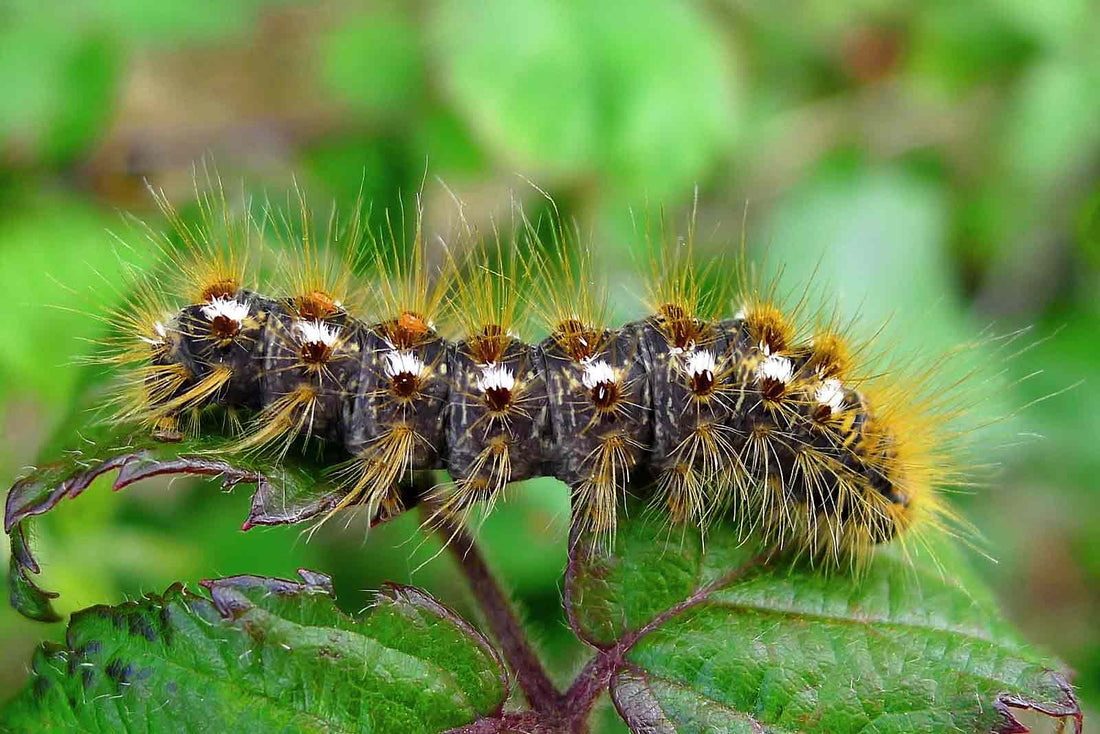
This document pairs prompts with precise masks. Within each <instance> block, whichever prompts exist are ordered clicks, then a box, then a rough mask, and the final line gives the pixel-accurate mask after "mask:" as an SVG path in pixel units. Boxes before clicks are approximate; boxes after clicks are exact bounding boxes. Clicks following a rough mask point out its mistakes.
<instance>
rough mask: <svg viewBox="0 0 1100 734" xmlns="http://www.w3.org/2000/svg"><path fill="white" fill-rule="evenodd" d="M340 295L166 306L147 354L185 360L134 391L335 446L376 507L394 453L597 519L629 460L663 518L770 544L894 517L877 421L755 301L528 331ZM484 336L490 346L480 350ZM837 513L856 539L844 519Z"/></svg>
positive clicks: (819, 356) (476, 484) (386, 491)
mask: <svg viewBox="0 0 1100 734" xmlns="http://www.w3.org/2000/svg"><path fill="white" fill-rule="evenodd" d="M338 306H339V304H337V307H336V308H334V309H333V311H332V312H331V313H322V314H318V313H317V312H316V309H312V310H311V309H308V308H307V309H303V308H302V307H301V304H300V303H297V302H296V301H295V300H294V299H282V300H274V299H269V298H265V297H262V296H259V295H257V294H255V293H252V292H249V291H244V290H236V291H235V292H233V293H231V294H230V293H226V294H224V295H223V297H217V298H212V299H211V300H210V302H209V303H207V304H206V305H202V306H190V307H188V308H186V309H184V310H183V311H181V312H179V313H178V314H177V315H176V316H175V317H174V318H173V319H172V320H171V321H170V322H168V323H166V324H164V325H163V328H161V329H160V331H161V333H162V334H163V336H164V338H163V342H161V343H159V344H158V345H157V346H156V350H157V355H158V356H157V357H156V359H157V360H159V361H160V362H161V363H164V364H171V365H179V366H182V367H184V368H185V371H186V374H187V375H189V377H188V378H187V379H186V380H185V381H184V382H183V383H182V384H181V385H180V386H178V387H177V388H175V390H174V392H173V394H171V395H163V394H162V395H159V396H158V397H157V401H155V402H154V404H153V405H152V406H151V412H153V413H154V414H156V415H158V419H160V422H161V424H162V425H167V426H169V429H168V430H162V431H161V436H162V437H164V438H172V437H173V430H172V429H171V427H172V426H174V424H175V420H174V416H173V413H174V412H180V411H181V410H190V409H197V408H202V407H204V406H207V405H221V406H225V407H232V408H237V407H240V408H247V409H251V410H254V411H259V412H260V416H259V419H258V420H257V422H256V429H255V431H254V432H253V433H252V435H251V436H249V437H246V438H245V439H244V447H243V448H254V447H258V446H263V445H265V444H268V443H270V442H271V441H272V440H274V439H276V438H280V437H281V438H283V439H285V441H286V444H287V446H288V445H289V442H290V440H292V439H293V438H294V437H295V436H301V435H309V436H311V437H315V438H320V439H324V440H325V441H329V442H333V443H335V444H337V445H342V447H343V448H344V449H345V450H346V452H347V454H348V455H349V457H352V459H354V460H356V461H357V462H358V468H357V469H356V471H355V476H354V477H353V482H355V483H356V487H355V490H354V493H353V494H354V496H355V497H356V500H357V501H368V502H371V503H373V505H374V509H373V510H372V511H377V512H379V513H382V514H385V513H387V512H394V511H396V510H397V509H399V507H400V493H399V491H398V489H397V485H398V483H399V481H400V480H401V479H402V477H403V476H404V475H405V473H406V472H407V471H412V470H426V469H440V468H443V469H446V470H447V471H448V472H449V473H450V475H451V476H452V478H453V479H454V481H455V485H454V489H453V494H452V495H450V496H449V497H447V498H445V499H446V501H445V502H444V503H443V504H444V506H445V507H449V508H450V509H452V510H458V509H463V508H464V507H468V506H469V504H471V503H473V502H476V501H479V500H490V501H491V500H492V499H493V498H494V497H495V496H496V495H497V493H499V491H500V490H502V489H503V487H504V485H505V484H507V483H510V482H515V481H519V480H523V479H528V478H532V477H538V476H554V477H557V478H558V479H560V480H562V481H563V482H565V483H566V484H567V485H569V486H570V487H571V488H572V489H573V492H574V497H575V510H574V511H575V513H577V519H578V520H579V521H580V522H582V523H583V524H585V525H586V526H587V527H588V528H589V529H590V530H592V531H594V532H595V533H596V534H597V535H599V534H601V533H608V532H611V531H613V527H614V508H615V503H616V501H617V500H618V499H619V498H620V495H621V494H622V493H623V492H625V489H626V487H627V480H628V477H629V475H630V473H631V472H638V473H640V474H642V475H645V476H648V477H651V478H653V479H654V480H655V482H654V487H655V489H654V499H655V501H656V502H657V503H658V504H664V506H665V507H667V509H668V511H669V513H670V514H671V515H672V516H673V518H674V519H675V520H680V521H686V520H692V521H695V522H697V523H699V524H704V523H705V522H708V521H709V520H710V519H712V518H714V517H717V516H719V515H722V516H731V515H732V516H736V517H738V519H739V521H740V522H742V523H743V524H745V525H746V526H747V527H750V528H751V527H760V528H763V529H765V530H766V531H767V532H768V533H770V534H771V535H772V536H773V537H775V538H776V539H777V540H778V541H779V542H780V543H782V541H783V539H784V538H783V536H784V535H785V534H788V533H789V534H791V535H797V536H801V537H802V541H801V543H802V545H803V546H804V547H809V548H811V549H814V548H817V549H818V550H820V549H821V548H826V549H829V550H831V551H832V552H835V551H836V549H837V548H845V547H849V546H853V545H856V544H860V543H863V544H867V543H870V544H875V543H880V542H883V541H886V540H889V539H890V538H892V537H893V536H894V535H895V534H896V533H898V532H899V531H900V530H902V529H904V527H905V523H906V517H907V515H906V508H907V506H908V504H909V499H910V498H909V496H908V493H907V492H906V491H905V490H904V489H903V487H904V482H903V481H900V480H899V477H898V470H897V468H896V462H895V461H894V458H895V457H894V456H893V455H892V453H891V446H892V443H893V439H894V437H893V436H892V435H889V434H888V433H887V434H885V435H884V434H883V433H882V431H881V430H879V429H877V428H876V427H875V421H874V416H873V414H872V411H871V410H870V408H869V407H868V405H867V400H866V399H865V398H864V396H863V395H862V394H861V393H860V392H858V391H856V390H853V389H851V388H849V387H847V386H845V385H843V384H842V382H841V380H840V379H837V378H836V376H835V375H838V374H839V368H838V366H837V365H836V364H833V362H832V361H831V360H832V359H833V357H832V356H830V353H829V351H828V349H827V348H826V347H825V346H824V345H821V344H815V343H813V342H808V343H806V344H801V345H800V344H793V343H787V342H788V341H792V340H791V339H789V337H784V336H783V335H782V333H779V332H777V331H776V330H770V329H768V328H767V326H768V324H767V321H768V319H767V318H756V317H755V316H754V315H752V314H750V315H748V316H745V315H744V314H741V315H739V317H738V318H733V319H727V320H722V321H718V322H713V323H704V322H700V321H697V320H694V319H689V321H690V324H689V326H690V329H688V331H690V339H689V338H688V336H685V333H684V329H683V328H681V327H682V326H683V324H682V323H681V322H682V321H683V319H684V318H685V316H684V315H683V314H682V313H678V312H677V311H676V309H675V307H674V306H672V307H669V309H668V310H667V311H663V312H661V313H658V314H657V315H654V316H652V317H649V318H647V319H644V320H642V321H638V322H635V323H630V324H627V325H624V326H622V327H621V328H619V329H615V330H606V329H593V328H591V327H587V326H586V325H584V324H582V323H580V322H579V321H576V322H574V321H566V322H563V323H562V324H560V325H559V326H558V329H557V330H556V331H555V332H554V333H553V334H552V335H551V336H550V337H548V338H547V339H545V340H544V341H543V342H542V343H540V344H538V345H534V346H532V345H528V344H525V343H523V342H522V341H520V340H519V339H518V338H515V337H513V336H512V335H510V334H507V333H505V332H504V330H503V329H501V328H500V327H493V326H486V327H485V328H484V329H483V330H482V332H481V333H479V334H475V335H472V336H470V337H467V339H466V340H464V341H460V342H457V343H452V342H448V341H446V340H444V339H442V338H441V337H439V336H438V335H437V334H436V333H435V331H434V330H433V329H432V328H431V326H430V324H428V323H427V322H425V321H424V320H423V319H422V318H421V317H419V316H417V315H416V314H414V313H405V314H402V315H401V316H400V317H398V318H395V319H393V320H390V321H386V322H381V323H378V324H373V325H368V324H366V323H363V322H361V321H359V320H357V319H355V318H353V317H352V316H350V315H349V314H347V313H346V312H344V311H343V310H342V309H340V308H339V307H338ZM158 326H159V325H158ZM487 340H488V341H492V342H493V343H494V344H495V345H496V347H497V348H496V349H495V350H494V351H493V353H494V354H496V355H497V357H496V358H495V359H494V361H492V362H483V361H481V360H480V358H479V357H478V355H483V354H484V353H485V349H484V346H485V343H486V341H487ZM494 340H495V341H494ZM202 384H208V385H214V387H213V388H210V389H200V390H198V392H196V386H197V385H202ZM189 391H190V392H189ZM189 395H190V396H191V397H188V396H189ZM196 395H199V396H200V397H199V398H195V397H194V396H196ZM158 402H159V405H161V406H162V407H163V409H162V410H160V412H159V413H158V412H157V411H158ZM284 450H285V447H284ZM638 484H640V483H638V482H635V483H634V485H632V486H637V485H638ZM853 519H854V520H857V521H858V522H855V523H853V522H849V521H851V520H853ZM852 525H854V526H856V527H858V528H859V531H860V533H861V536H860V538H859V539H856V540H852V539H846V538H845V537H842V536H843V534H844V533H848V532H850V530H849V526H852ZM817 536H821V538H824V539H823V540H822V539H820V538H817ZM807 538H811V540H807Z"/></svg>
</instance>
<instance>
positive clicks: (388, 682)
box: [3, 570, 508, 732]
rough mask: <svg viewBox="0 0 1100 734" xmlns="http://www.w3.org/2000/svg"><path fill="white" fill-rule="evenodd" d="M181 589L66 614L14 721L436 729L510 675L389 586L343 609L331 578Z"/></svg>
mask: <svg viewBox="0 0 1100 734" xmlns="http://www.w3.org/2000/svg"><path fill="white" fill-rule="evenodd" d="M299 574H300V575H301V577H302V582H293V581H286V580H282V579H272V578H263V577H258V576H236V577H231V578H225V579H219V580H216V581H204V582H203V586H205V587H206V588H207V589H208V590H209V592H210V597H209V598H206V597H204V596H199V595H196V594H193V593H191V592H189V591H188V590H186V589H185V588H183V587H182V586H180V585H178V584H177V585H175V586H172V587H171V588H169V589H168V590H167V591H166V592H165V593H164V594H163V595H161V596H147V597H145V598H144V599H142V600H141V601H137V602H131V603H127V604H122V605H120V606H117V607H106V606H98V607H92V608H90V609H87V610H84V611H82V612H79V613H77V614H75V615H74V616H73V618H72V621H71V623H70V625H69V630H68V634H67V635H66V638H65V643H64V645H57V644H54V643H46V644H45V645H43V646H42V647H41V648H40V649H39V651H38V653H37V654H36V655H35V658H34V663H33V671H32V677H31V680H30V682H29V683H28V685H27V687H26V689H25V690H24V692H23V693H22V695H21V696H19V697H18V698H17V699H15V700H14V701H13V702H12V703H11V704H10V705H9V706H8V708H7V709H6V710H5V712H4V716H3V721H4V724H5V725H6V726H5V729H6V730H10V731H57V730H62V729H65V730H80V731H86V732H115V731H139V730H140V731H150V732H152V731H214V730H219V731H265V732H266V731H326V732H340V731H347V732H351V731H354V732H389V731H403V732H434V731H439V730H441V729H446V728H449V727H455V726H461V725H464V724H467V723H470V722H472V721H474V720H475V719H477V718H479V717H483V716H488V715H493V714H496V713H499V712H500V709H501V707H502V705H503V703H504V700H505V699H506V698H507V696H508V678H507V675H506V673H505V671H504V668H503V665H502V664H501V661H500V659H499V657H498V656H497V654H496V652H495V651H494V650H493V649H492V647H491V646H490V645H489V643H488V641H487V640H486V639H485V638H484V637H482V636H481V635H480V634H479V633H478V632H476V631H475V630H474V629H473V628H472V627H471V626H470V625H469V624H467V623H466V622H464V621H463V620H462V619H461V618H459V617H458V616H456V615H455V614H454V613H453V612H451V611H450V610H449V609H447V608H446V607H444V606H443V605H441V604H440V603H439V602H437V601H435V600H434V599H433V598H432V597H430V596H429V595H428V594H426V593H425V592H423V591H420V590H418V589H414V588H412V587H408V586H398V585H389V586H386V587H385V588H383V590H382V591H381V592H380V593H379V594H378V597H377V599H376V602H375V604H374V605H373V606H372V607H371V609H370V611H369V613H367V614H366V615H365V616H363V617H362V618H359V619H352V618H350V617H348V616H346V615H344V614H343V613H342V612H340V611H339V610H338V609H337V608H336V605H335V604H334V598H333V595H332V587H331V584H330V581H329V578H328V577H327V576H324V575H322V574H318V573H313V572H310V571H305V570H303V571H299Z"/></svg>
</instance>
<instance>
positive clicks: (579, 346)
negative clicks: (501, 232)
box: [523, 213, 608, 362]
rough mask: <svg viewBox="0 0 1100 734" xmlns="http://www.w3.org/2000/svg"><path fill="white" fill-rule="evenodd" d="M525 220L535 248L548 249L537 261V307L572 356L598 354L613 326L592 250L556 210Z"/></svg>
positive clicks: (534, 298) (582, 357)
mask: <svg viewBox="0 0 1100 734" xmlns="http://www.w3.org/2000/svg"><path fill="white" fill-rule="evenodd" d="M523 221H524V229H525V231H526V233H527V237H528V238H529V240H530V241H531V242H532V243H533V245H532V250H535V251H540V252H543V253H544V255H543V256H542V257H539V258H537V259H536V260H535V262H534V263H533V265H532V270H533V272H534V273H535V275H536V283H535V288H534V292H533V294H532V301H533V304H534V310H535V313H536V315H537V317H538V319H539V321H540V322H541V324H542V326H543V327H544V328H545V329H546V331H547V332H549V334H550V336H551V337H552V338H553V339H554V342H555V343H556V344H557V345H558V348H559V349H561V350H562V351H563V352H564V353H565V354H566V355H568V356H569V357H570V359H572V360H574V361H577V362H580V361H583V360H587V359H590V358H592V357H593V356H595V355H597V354H599V352H600V350H601V347H602V340H603V338H604V335H605V332H606V330H607V326H608V301H607V288H606V286H605V285H604V284H603V282H602V281H600V280H597V277H596V275H595V272H594V270H595V269H594V267H593V262H592V251H591V249H589V248H588V247H587V246H585V245H584V244H582V241H581V236H580V234H579V232H577V231H575V230H569V229H566V227H565V225H564V224H563V223H562V221H561V220H560V218H559V217H558V215H557V214H556V213H555V214H554V215H552V216H547V217H545V218H543V219H541V220H538V221H536V222H532V221H531V220H529V219H527V218H526V216H525V217H524V220H523ZM542 230H546V231H547V232H548V234H547V235H543V234H542Z"/></svg>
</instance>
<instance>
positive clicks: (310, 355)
mask: <svg viewBox="0 0 1100 734" xmlns="http://www.w3.org/2000/svg"><path fill="white" fill-rule="evenodd" d="M298 354H299V355H300V356H301V358H302V362H304V363H305V364H306V365H318V364H324V363H325V362H327V361H329V359H330V358H331V357H332V347H330V346H328V345H327V344H325V343H324V342H306V343H305V344H303V345H302V348H301V349H300V350H299V351H298Z"/></svg>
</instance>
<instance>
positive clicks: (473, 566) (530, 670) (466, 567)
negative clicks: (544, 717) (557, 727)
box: [434, 519, 562, 718]
mask: <svg viewBox="0 0 1100 734" xmlns="http://www.w3.org/2000/svg"><path fill="white" fill-rule="evenodd" d="M434 522H435V523H436V525H437V529H438V530H439V532H440V533H442V535H443V537H444V538H449V539H450V542H449V547H450V549H451V552H452V553H453V554H454V557H455V559H456V560H457V561H458V565H459V567H460V568H461V569H462V572H463V574H465V576H466V581H467V583H468V584H469V586H470V591H471V592H473V595H474V597H475V598H476V599H477V602H478V605H479V606H480V607H481V612H482V614H484V615H485V621H486V623H487V624H488V625H489V630H490V631H491V632H492V634H493V637H494V638H496V641H497V644H499V645H500V648H501V652H502V654H503V655H504V659H505V660H506V661H507V662H508V666H509V667H510V668H512V670H513V671H514V672H515V674H516V682H517V683H519V687H520V688H521V689H523V694H524V695H525V696H526V697H527V702H528V703H529V704H530V705H531V708H532V709H534V710H535V711H537V712H539V713H542V714H550V715H552V716H554V717H555V718H556V717H557V716H558V715H559V713H560V711H561V702H562V695H561V693H560V692H559V691H558V689H557V688H556V687H555V686H554V683H553V682H552V681H551V680H550V676H548V675H547V674H546V670H545V669H544V668H543V667H542V662H541V661H540V660H539V658H538V655H536V654H535V651H534V650H533V649H532V648H531V644H530V642H529V641H528V640H527V635H526V634H525V633H524V631H523V627H522V626H521V625H520V622H519V619H517V617H516V614H515V612H514V611H513V610H512V606H511V603H510V602H509V601H508V598H507V597H506V596H505V595H504V592H503V591H501V589H500V586H498V585H497V582H496V579H494V578H493V574H492V572H491V571H490V570H489V566H488V565H487V564H486V563H485V559H484V557H483V556H482V555H481V551H479V550H478V548H477V546H476V545H475V543H474V539H473V538H471V537H470V535H469V534H468V533H467V532H466V531H465V530H463V529H462V528H459V527H457V526H456V525H454V524H453V523H451V522H450V521H446V520H439V519H436V520H435V521H434Z"/></svg>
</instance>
